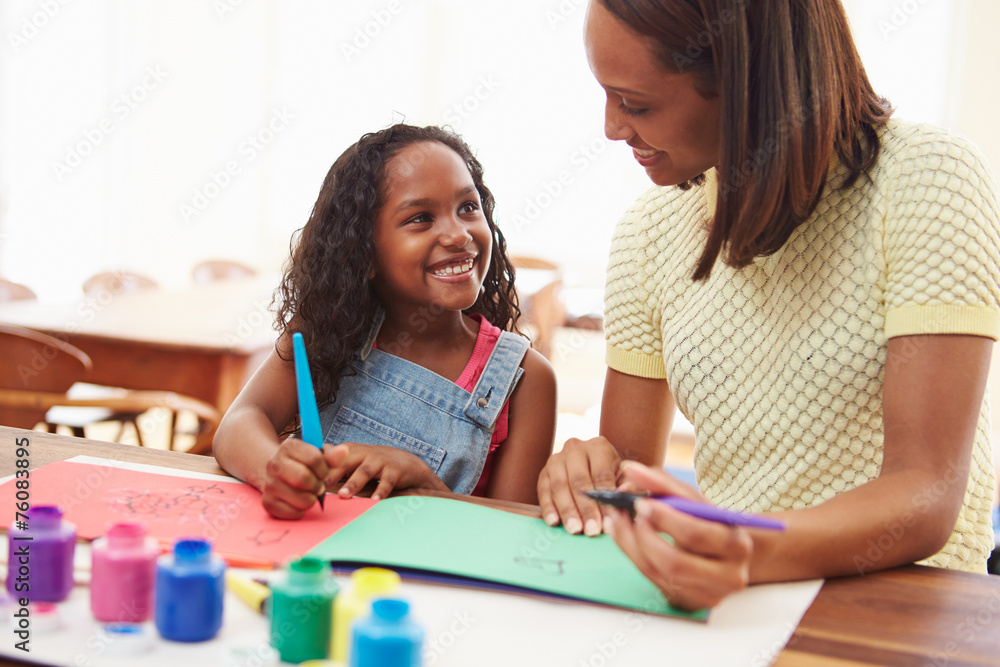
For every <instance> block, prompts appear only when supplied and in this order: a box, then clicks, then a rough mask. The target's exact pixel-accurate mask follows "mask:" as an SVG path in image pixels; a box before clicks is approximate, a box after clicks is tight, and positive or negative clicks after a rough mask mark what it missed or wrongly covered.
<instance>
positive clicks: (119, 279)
mask: <svg viewBox="0 0 1000 667" xmlns="http://www.w3.org/2000/svg"><path fill="white" fill-rule="evenodd" d="M158 288H159V285H157V284H156V281H155V280H153V279H152V278H147V277H146V276H143V275H140V274H138V273H129V272H128V271H105V272H103V273H97V274H94V275H92V276H91V277H90V278H87V280H86V281H85V282H84V283H83V293H84V294H86V295H87V296H96V295H97V294H98V293H101V292H110V293H112V294H122V293H124V292H138V291H140V290H146V289H158Z"/></svg>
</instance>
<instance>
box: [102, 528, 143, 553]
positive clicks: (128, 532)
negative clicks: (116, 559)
mask: <svg viewBox="0 0 1000 667" xmlns="http://www.w3.org/2000/svg"><path fill="white" fill-rule="evenodd" d="M106 534H107V537H108V544H109V545H113V546H114V547H115V548H117V549H127V548H129V547H138V546H142V542H143V539H144V538H145V537H146V526H144V525H143V524H141V523H138V522H135V521H122V522H119V523H113V524H111V525H110V526H109V527H108V529H107V532H106Z"/></svg>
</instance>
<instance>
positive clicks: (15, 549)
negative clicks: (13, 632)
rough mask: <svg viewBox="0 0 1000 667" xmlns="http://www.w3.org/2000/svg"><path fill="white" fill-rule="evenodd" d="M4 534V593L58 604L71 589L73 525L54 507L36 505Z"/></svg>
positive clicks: (74, 535) (74, 533) (74, 528)
mask: <svg viewBox="0 0 1000 667" xmlns="http://www.w3.org/2000/svg"><path fill="white" fill-rule="evenodd" d="M25 514H26V515H27V518H26V519H25V520H24V521H15V522H14V523H13V524H11V527H10V532H9V533H7V538H8V539H7V592H8V593H10V594H11V595H12V596H13V597H14V598H27V599H29V600H31V601H32V602H61V601H63V600H65V599H66V598H67V597H69V593H70V591H71V590H73V551H74V550H75V549H76V526H74V525H73V524H71V523H67V522H65V521H63V520H62V515H63V513H62V510H61V509H59V508H58V507H56V506H54V505H36V506H35V507H32V508H31V509H29V510H28V511H27V512H25Z"/></svg>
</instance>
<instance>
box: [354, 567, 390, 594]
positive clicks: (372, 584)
mask: <svg viewBox="0 0 1000 667" xmlns="http://www.w3.org/2000/svg"><path fill="white" fill-rule="evenodd" d="M351 582H352V583H353V584H354V590H355V591H356V592H357V594H358V595H360V596H363V597H371V596H373V595H375V594H376V593H389V592H391V591H394V590H396V588H398V587H399V575H398V574H396V573H395V572H393V571H392V570H387V569H385V568H383V567H362V568H359V569H357V570H355V571H354V572H352V573H351Z"/></svg>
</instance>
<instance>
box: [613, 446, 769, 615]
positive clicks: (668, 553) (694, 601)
mask: <svg viewBox="0 0 1000 667" xmlns="http://www.w3.org/2000/svg"><path fill="white" fill-rule="evenodd" d="M622 472H623V474H624V477H625V484H624V485H623V486H624V487H625V488H627V489H629V490H631V491H647V492H649V493H652V494H655V495H670V496H682V497H684V498H689V499H692V500H699V501H702V502H704V501H705V498H704V497H703V496H702V495H701V494H700V493H698V492H697V491H695V490H694V489H692V488H691V487H689V486H687V485H686V484H683V483H681V482H680V481H678V480H677V479H675V478H674V477H671V476H670V475H669V474H667V473H666V472H664V471H662V470H653V469H650V468H647V467H646V466H644V465H642V464H640V463H635V462H632V461H627V462H625V463H624V464H622ZM604 530H605V532H607V533H608V534H609V535H611V536H612V537H613V538H614V540H615V542H616V543H617V544H618V546H619V547H620V548H621V550H622V551H623V552H624V553H625V555H626V556H628V557H629V559H631V560H632V562H633V563H635V565H636V567H638V568H639V571H640V572H642V573H643V574H644V575H645V576H646V578H648V579H649V580H650V581H652V582H653V584H655V585H656V587H657V588H659V589H660V590H661V591H662V592H663V594H664V596H666V598H667V600H669V601H670V603H671V604H673V605H674V606H676V607H680V608H682V609H700V608H702V607H712V606H715V605H716V604H718V603H719V602H720V601H721V600H722V599H723V598H724V597H725V596H726V595H728V594H729V593H732V592H734V591H738V590H742V589H743V588H746V586H747V584H748V583H749V581H750V559H751V557H752V555H753V541H752V540H751V539H750V534H749V533H748V532H747V531H746V530H745V529H743V528H740V527H731V526H726V525H724V524H720V523H715V522H712V521H705V520H702V519H697V518H695V517H692V516H690V515H688V514H684V513H683V512H679V511H677V510H675V509H673V508H672V507H670V506H668V505H666V504H664V503H661V502H657V501H655V500H640V501H638V502H637V503H636V518H635V521H634V522H633V521H632V520H631V519H630V518H629V515H628V514H627V513H625V512H623V511H621V510H612V511H610V512H608V517H607V518H606V519H605V523H604ZM661 533H666V534H667V535H669V536H670V537H671V538H673V544H671V543H670V542H668V541H667V540H666V539H664V537H663V535H662V534H661Z"/></svg>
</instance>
